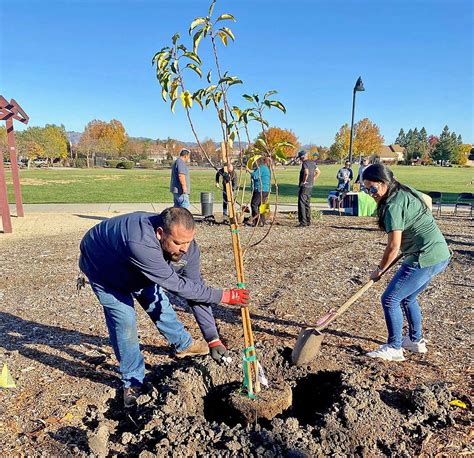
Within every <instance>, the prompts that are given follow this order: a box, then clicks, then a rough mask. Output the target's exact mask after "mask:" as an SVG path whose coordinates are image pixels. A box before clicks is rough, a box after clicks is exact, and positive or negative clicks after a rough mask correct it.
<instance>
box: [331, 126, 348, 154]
mask: <svg viewBox="0 0 474 458" xmlns="http://www.w3.org/2000/svg"><path fill="white" fill-rule="evenodd" d="M350 137H351V129H350V127H349V124H344V125H342V126H341V128H340V129H339V132H337V133H336V135H335V136H334V143H333V144H332V145H331V147H330V148H329V157H330V158H331V159H334V160H335V161H339V162H341V163H342V162H343V161H344V159H345V158H346V157H347V155H348V153H349V143H350Z"/></svg>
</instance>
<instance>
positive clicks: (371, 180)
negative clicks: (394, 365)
mask: <svg viewBox="0 0 474 458" xmlns="http://www.w3.org/2000/svg"><path fill="white" fill-rule="evenodd" d="M363 181H364V186H365V188H366V189H367V191H368V193H369V194H370V195H371V196H372V197H373V198H374V199H375V201H376V202H377V214H378V225H379V227H380V229H382V230H383V231H385V232H386V233H387V234H388V241H387V246H386V248H385V251H384V253H383V256H382V260H381V261H380V263H379V265H378V266H377V268H376V269H375V270H374V271H373V272H372V274H371V276H370V278H371V279H372V280H374V281H376V280H378V279H379V278H380V276H381V273H382V272H383V271H384V270H385V269H386V268H387V267H388V266H389V265H390V264H391V262H392V261H393V260H394V259H395V258H396V257H397V255H398V252H399V250H401V252H402V254H403V257H404V261H403V263H402V265H401V266H400V268H399V269H398V271H397V272H396V274H395V275H394V276H393V278H392V280H391V281H390V283H389V285H388V286H387V289H386V290H385V292H384V293H383V295H382V306H383V311H384V314H385V321H386V324H387V329H388V340H387V343H386V344H384V345H382V346H381V347H379V348H378V349H376V350H375V351H372V352H370V353H367V356H370V357H371V358H381V359H384V360H387V361H403V360H404V359H405V358H404V356H403V349H405V350H408V351H411V352H414V353H426V351H427V350H426V342H425V340H424V339H423V336H422V330H421V320H422V318H421V310H420V305H419V304H418V301H417V297H418V295H419V294H420V293H421V292H422V291H423V290H424V289H426V287H427V286H428V285H429V283H430V282H431V279H432V278H433V277H434V276H435V275H437V274H439V273H441V272H443V270H444V269H445V268H446V266H447V265H448V263H449V258H450V252H449V249H448V245H447V243H446V240H445V239H444V237H443V234H442V233H441V231H440V230H439V228H438V226H437V225H436V222H435V220H434V218H433V215H432V214H431V211H430V210H429V208H428V207H427V205H426V203H425V202H424V200H423V197H422V195H421V194H420V193H419V192H418V191H416V190H414V189H412V188H410V187H408V186H405V185H403V184H401V183H399V182H398V181H397V180H396V179H395V177H394V176H393V172H392V171H391V170H390V169H389V168H388V167H386V166H384V165H383V164H374V165H370V166H369V167H367V168H366V169H365V170H364V173H363ZM402 309H403V312H405V315H406V317H407V321H408V335H407V336H404V337H403V336H402V328H403V312H402Z"/></svg>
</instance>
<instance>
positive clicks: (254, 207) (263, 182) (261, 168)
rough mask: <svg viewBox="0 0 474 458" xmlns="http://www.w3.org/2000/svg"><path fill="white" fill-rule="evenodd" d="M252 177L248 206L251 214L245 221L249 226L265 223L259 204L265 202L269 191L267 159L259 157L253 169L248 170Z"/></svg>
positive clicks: (269, 174) (269, 175)
mask: <svg viewBox="0 0 474 458" xmlns="http://www.w3.org/2000/svg"><path fill="white" fill-rule="evenodd" d="M250 176H251V179H252V200H251V201H250V208H251V211H252V216H251V218H250V220H249V222H248V223H247V224H248V225H249V226H256V225H257V224H259V225H260V226H263V225H264V224H265V215H264V214H261V213H260V205H262V204H265V203H266V202H267V200H268V194H269V193H270V179H271V172H270V167H269V166H268V159H267V158H265V157H261V158H259V159H257V160H256V161H255V163H254V169H253V170H252V171H251V172H250Z"/></svg>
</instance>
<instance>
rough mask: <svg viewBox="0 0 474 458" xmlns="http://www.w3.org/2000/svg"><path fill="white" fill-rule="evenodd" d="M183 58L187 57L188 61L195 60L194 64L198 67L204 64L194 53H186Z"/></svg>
mask: <svg viewBox="0 0 474 458" xmlns="http://www.w3.org/2000/svg"><path fill="white" fill-rule="evenodd" d="M183 56H185V57H187V58H188V59H191V60H194V62H196V63H197V64H198V65H201V64H202V62H201V59H200V58H199V56H198V55H197V54H196V53H194V52H185V53H184V54H183Z"/></svg>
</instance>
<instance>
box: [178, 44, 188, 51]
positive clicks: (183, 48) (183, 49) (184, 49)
mask: <svg viewBox="0 0 474 458" xmlns="http://www.w3.org/2000/svg"><path fill="white" fill-rule="evenodd" d="M178 49H180V50H181V51H183V52H187V51H188V48H186V46H184V45H183V44H181V45H178Z"/></svg>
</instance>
